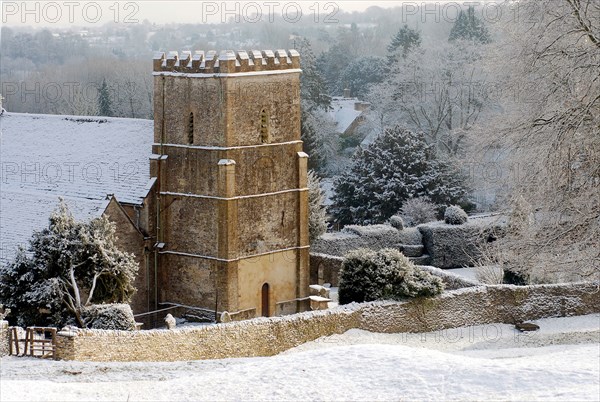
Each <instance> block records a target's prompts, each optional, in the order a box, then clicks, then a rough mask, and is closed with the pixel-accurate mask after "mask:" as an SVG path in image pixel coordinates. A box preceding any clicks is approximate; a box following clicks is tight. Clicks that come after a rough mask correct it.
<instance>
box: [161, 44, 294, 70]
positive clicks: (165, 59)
mask: <svg viewBox="0 0 600 402" xmlns="http://www.w3.org/2000/svg"><path fill="white" fill-rule="evenodd" d="M153 62H154V71H155V72H179V73H204V74H231V73H244V72H260V71H274V70H293V69H299V68H300V54H299V53H298V52H297V51H296V50H293V49H292V50H288V51H286V50H276V51H275V52H273V51H272V50H262V51H260V50H251V51H248V52H246V51H245V50H239V51H237V52H234V51H233V50H224V51H221V52H220V53H217V52H216V51H215V50H209V51H207V52H204V51H203V50H199V51H195V52H194V53H192V52H189V51H184V52H181V54H179V53H178V52H169V53H167V54H165V53H164V52H158V53H155V54H154V59H153Z"/></svg>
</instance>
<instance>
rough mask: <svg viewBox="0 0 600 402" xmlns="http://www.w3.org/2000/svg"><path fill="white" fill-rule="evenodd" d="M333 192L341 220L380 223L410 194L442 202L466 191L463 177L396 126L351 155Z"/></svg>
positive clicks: (460, 198)
mask: <svg viewBox="0 0 600 402" xmlns="http://www.w3.org/2000/svg"><path fill="white" fill-rule="evenodd" d="M334 191H335V193H334V196H333V202H334V205H333V208H332V213H333V214H334V216H335V218H336V220H337V221H338V222H339V223H341V224H350V223H356V224H376V223H383V222H385V221H387V220H388V219H389V218H390V217H391V216H392V215H394V214H395V213H396V212H398V210H400V208H401V207H402V204H403V203H404V201H406V200H408V199H410V198H414V197H420V196H427V197H429V198H430V199H431V201H432V202H434V203H437V204H443V205H448V204H459V203H461V202H464V198H465V196H466V194H467V188H466V187H465V184H464V178H463V177H462V176H461V175H460V174H459V173H458V172H457V171H456V170H455V169H453V168H452V166H451V164H450V163H448V162H446V161H444V160H440V159H438V158H437V157H436V152H435V148H434V146H432V145H428V144H427V143H426V142H425V140H424V138H423V135H422V134H417V133H414V132H412V131H410V130H406V129H403V128H400V127H398V126H396V127H394V128H390V129H387V130H385V131H384V133H383V134H381V135H380V136H379V137H378V138H377V139H376V140H375V141H374V142H373V143H372V144H371V145H370V146H369V147H368V148H366V149H364V150H359V151H358V152H357V153H356V154H355V155H354V157H353V165H352V167H351V169H350V171H348V172H346V173H344V174H342V175H341V176H340V177H338V178H337V179H336V180H335V182H334Z"/></svg>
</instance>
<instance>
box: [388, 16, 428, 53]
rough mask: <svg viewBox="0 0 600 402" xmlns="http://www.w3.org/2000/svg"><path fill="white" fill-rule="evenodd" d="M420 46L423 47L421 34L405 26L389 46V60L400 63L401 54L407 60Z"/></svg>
mask: <svg viewBox="0 0 600 402" xmlns="http://www.w3.org/2000/svg"><path fill="white" fill-rule="evenodd" d="M419 46H421V33H420V32H419V31H417V30H415V29H412V28H409V27H408V25H406V24H404V26H403V27H402V28H400V30H399V31H398V33H396V35H394V37H393V38H392V42H391V43H390V44H389V45H388V48H387V50H388V53H389V56H388V58H389V60H390V61H391V62H395V61H398V57H397V55H398V53H399V54H400V56H401V57H402V58H403V59H406V57H407V56H408V54H409V53H410V52H411V51H412V50H414V49H415V48H418V47H419Z"/></svg>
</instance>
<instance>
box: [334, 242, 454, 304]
mask: <svg viewBox="0 0 600 402" xmlns="http://www.w3.org/2000/svg"><path fill="white" fill-rule="evenodd" d="M443 288H444V285H443V282H442V280H441V279H440V278H438V277H436V276H433V275H431V274H430V273H428V272H425V271H422V270H420V269H418V268H417V267H415V266H414V264H413V263H412V262H410V260H409V259H408V258H407V257H405V256H404V255H402V253H400V251H398V250H395V249H382V250H379V251H373V250H368V249H358V250H354V251H351V252H350V253H348V255H347V256H346V258H344V261H343V262H342V269H341V271H340V284H339V293H338V296H339V302H340V304H347V303H352V302H359V303H360V302H366V301H373V300H383V299H391V300H399V299H403V298H405V297H419V296H434V295H437V294H439V293H441V292H442V290H443Z"/></svg>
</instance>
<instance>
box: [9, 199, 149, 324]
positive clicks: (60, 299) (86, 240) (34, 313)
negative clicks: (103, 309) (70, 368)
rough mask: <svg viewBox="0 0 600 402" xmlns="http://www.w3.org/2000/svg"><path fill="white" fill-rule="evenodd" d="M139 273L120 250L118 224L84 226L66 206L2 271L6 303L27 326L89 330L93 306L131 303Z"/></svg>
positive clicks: (104, 219) (98, 221)
mask: <svg viewBox="0 0 600 402" xmlns="http://www.w3.org/2000/svg"><path fill="white" fill-rule="evenodd" d="M138 268H139V267H138V264H137V263H136V261H135V257H134V256H133V255H132V254H128V253H124V252H122V251H120V250H119V249H118V247H117V245H116V235H115V225H114V223H112V222H110V221H109V220H108V218H107V217H105V216H103V217H101V218H97V219H93V220H91V221H89V222H87V223H83V222H78V221H76V220H75V218H74V217H73V215H72V214H71V213H70V211H69V210H68V208H67V206H66V204H64V203H63V202H61V204H60V207H59V208H58V210H56V211H54V212H53V213H52V214H51V216H50V220H49V224H48V227H47V228H45V229H43V230H41V231H39V232H35V233H34V235H33V237H32V239H31V240H30V244H29V247H28V249H27V250H24V249H21V250H20V251H19V253H18V254H17V256H16V258H15V259H14V260H13V261H12V262H11V263H10V264H8V265H5V266H2V267H0V302H2V303H4V304H5V305H6V306H7V307H10V308H11V309H12V311H13V313H14V321H16V323H18V325H21V326H24V325H55V326H63V325H64V324H67V323H69V324H72V323H76V324H78V325H79V326H82V327H83V326H85V322H84V318H83V312H84V310H85V309H86V308H87V307H89V306H91V305H92V304H95V303H106V302H108V303H113V302H117V303H123V302H128V301H129V300H130V298H131V296H132V295H133V292H134V291H135V288H134V287H133V285H132V284H133V281H134V280H135V276H136V275H137V272H138ZM48 311H49V314H48V313H47V312H48Z"/></svg>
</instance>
